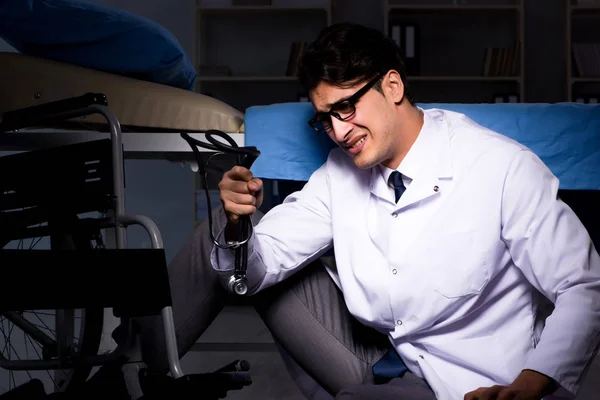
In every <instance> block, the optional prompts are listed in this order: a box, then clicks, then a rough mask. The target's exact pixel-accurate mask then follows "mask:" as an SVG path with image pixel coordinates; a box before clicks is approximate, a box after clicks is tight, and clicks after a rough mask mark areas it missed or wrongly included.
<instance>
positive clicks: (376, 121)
mask: <svg viewBox="0 0 600 400" xmlns="http://www.w3.org/2000/svg"><path fill="white" fill-rule="evenodd" d="M383 79H384V80H385V79H386V78H385V76H384V78H383ZM365 85H367V82H361V83H359V84H356V85H352V86H351V87H348V88H340V87H337V86H332V85H330V84H327V83H324V82H321V83H320V84H319V85H318V86H317V87H316V88H315V89H314V90H313V91H312V92H311V100H312V102H313V105H314V106H315V108H316V110H317V112H327V111H329V110H330V109H331V108H332V106H333V109H334V111H335V110H336V109H338V108H339V109H340V110H342V111H343V110H344V109H345V108H347V107H336V106H337V105H338V104H340V103H341V104H344V103H343V101H344V100H346V99H348V98H350V97H351V96H352V95H354V94H355V93H356V92H357V91H359V90H360V89H361V88H363V87H364V86H365ZM392 105H393V103H391V104H390V101H389V100H388V99H386V98H385V96H384V95H383V94H382V93H381V92H379V91H377V90H374V89H370V90H368V91H367V92H366V93H364V94H363V95H362V96H361V97H360V99H359V100H358V101H357V102H356V104H355V105H354V109H355V111H354V110H353V109H352V107H350V110H351V111H354V113H353V114H351V116H349V117H347V118H344V120H343V121H341V120H339V119H338V118H335V117H334V116H331V118H330V119H331V124H330V126H329V129H327V131H326V132H327V134H328V135H329V137H330V138H331V140H333V141H334V142H336V143H337V144H338V145H339V146H340V147H341V148H342V149H344V151H345V152H346V154H348V155H349V156H350V157H351V158H352V160H353V161H354V163H355V164H356V166H357V167H359V168H371V167H373V166H375V165H377V164H380V163H385V161H386V160H389V159H390V158H392V157H393V152H394V147H395V144H394V142H393V140H394V139H393V138H394V135H393V134H392V132H391V131H392V129H393V125H394V122H395V118H396V117H395V115H394V113H393V109H392V108H393V107H392ZM340 115H341V116H342V117H344V114H343V112H340Z"/></svg>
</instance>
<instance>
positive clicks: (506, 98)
mask: <svg viewBox="0 0 600 400" xmlns="http://www.w3.org/2000/svg"><path fill="white" fill-rule="evenodd" d="M520 101H521V100H520V97H519V95H518V94H517V93H508V94H495V95H494V96H493V102H494V103H519V102H520Z"/></svg>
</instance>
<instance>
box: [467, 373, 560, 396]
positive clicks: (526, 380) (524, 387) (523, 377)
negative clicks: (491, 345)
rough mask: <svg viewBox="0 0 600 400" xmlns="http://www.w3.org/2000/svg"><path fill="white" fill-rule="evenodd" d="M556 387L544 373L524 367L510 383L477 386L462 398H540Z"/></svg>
mask: <svg viewBox="0 0 600 400" xmlns="http://www.w3.org/2000/svg"><path fill="white" fill-rule="evenodd" d="M556 387H557V385H556V382H555V381H554V380H552V379H550V378H549V377H547V376H546V375H544V374H541V373H539V372H536V371H533V370H530V369H526V370H523V371H522V372H521V373H520V374H519V376H518V377H517V379H515V381H514V382H513V383H511V384H510V385H508V386H501V385H494V386H491V387H483V388H479V389H476V390H473V391H472V392H469V393H467V394H465V397H464V400H541V399H543V398H544V397H545V396H548V395H549V394H551V393H552V392H554V391H555V390H556Z"/></svg>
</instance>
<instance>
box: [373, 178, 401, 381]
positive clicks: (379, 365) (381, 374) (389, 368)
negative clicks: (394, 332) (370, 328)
mask: <svg viewBox="0 0 600 400" xmlns="http://www.w3.org/2000/svg"><path fill="white" fill-rule="evenodd" d="M389 183H390V184H391V185H392V186H393V187H394V193H395V194H396V203H397V202H398V200H399V199H400V197H402V194H403V193H404V191H405V190H406V186H404V182H402V174H401V173H400V172H398V171H394V172H392V174H391V175H390V178H389ZM372 368H373V375H374V376H375V378H376V379H377V378H380V379H381V378H383V379H385V380H387V379H392V378H397V377H400V376H402V375H404V373H405V372H406V371H408V368H407V367H406V365H405V364H404V361H402V359H401V358H400V356H399V355H398V353H397V352H396V349H394V348H393V347H391V348H390V349H389V350H388V351H387V352H386V353H385V354H384V355H383V357H381V359H380V360H379V361H377V362H376V363H375V364H373V367H372Z"/></svg>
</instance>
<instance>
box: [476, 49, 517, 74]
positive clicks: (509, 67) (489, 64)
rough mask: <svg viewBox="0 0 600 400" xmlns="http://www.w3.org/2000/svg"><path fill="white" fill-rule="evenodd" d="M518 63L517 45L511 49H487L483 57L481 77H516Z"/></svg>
mask: <svg viewBox="0 0 600 400" xmlns="http://www.w3.org/2000/svg"><path fill="white" fill-rule="evenodd" d="M519 61H520V44H519V43H517V44H515V45H514V46H513V47H487V48H486V49H485V54H484V57H483V76H516V75H517V74H518V73H519Z"/></svg>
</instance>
